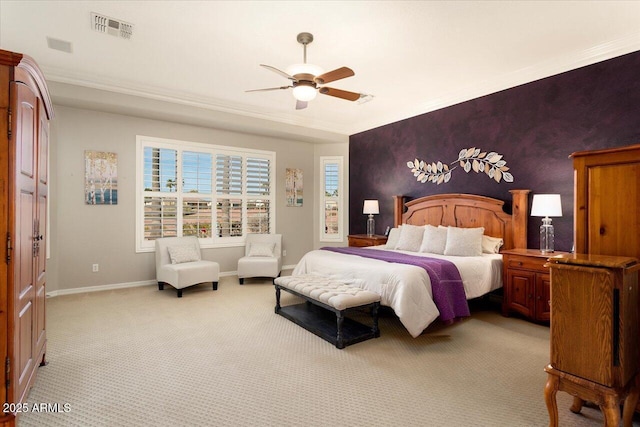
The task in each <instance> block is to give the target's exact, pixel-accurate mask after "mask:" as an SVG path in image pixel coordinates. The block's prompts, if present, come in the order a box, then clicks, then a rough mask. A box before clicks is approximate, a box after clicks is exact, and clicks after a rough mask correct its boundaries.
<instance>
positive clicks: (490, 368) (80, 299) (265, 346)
mask: <svg viewBox="0 0 640 427" xmlns="http://www.w3.org/2000/svg"><path fill="white" fill-rule="evenodd" d="M274 294H275V292H274V289H273V286H272V285H271V284H270V281H267V280H251V279H247V281H246V284H245V285H243V286H240V285H238V283H237V278H235V277H225V278H222V280H221V282H220V286H219V290H218V291H215V292H214V291H211V288H210V285H201V286H199V287H197V288H192V289H189V290H186V291H185V292H184V297H183V298H181V299H178V298H176V294H175V291H174V290H173V289H165V290H164V291H158V290H157V288H156V287H151V286H148V287H141V288H131V289H122V290H117V291H105V292H95V293H88V294H77V295H70V296H62V297H56V298H52V299H49V300H48V301H47V304H48V305H47V329H48V339H49V341H48V352H47V359H48V361H49V364H48V365H47V366H46V367H42V368H40V369H39V372H38V378H37V380H36V383H35V386H34V388H33V389H32V390H31V393H30V395H29V400H28V401H29V403H60V404H65V403H66V404H68V405H69V406H68V407H69V411H68V412H59V413H51V412H48V413H47V412H45V413H26V414H23V415H22V416H21V418H20V420H19V425H20V426H21V427H27V426H38V427H42V426H110V427H112V426H127V427H128V426H456V427H459V426H508V427H514V426H546V425H547V424H548V416H547V410H546V406H545V404H544V398H543V388H544V383H545V380H546V375H545V373H544V372H543V367H544V366H545V365H546V363H547V362H548V357H549V354H548V353H549V350H548V345H549V344H548V328H546V327H544V326H539V325H535V324H532V323H529V322H526V321H523V320H518V319H512V318H509V319H507V318H504V317H502V316H500V315H499V314H498V313H496V312H491V311H482V310H474V311H473V314H472V317H471V318H469V319H467V320H465V321H463V322H460V323H458V324H456V325H454V326H450V327H432V328H430V329H429V330H428V331H427V332H426V333H425V334H423V335H422V336H420V337H418V338H417V339H414V338H411V337H410V335H409V334H408V333H407V332H406V330H405V329H404V328H403V327H402V325H401V324H400V322H399V321H398V320H397V318H395V317H394V316H393V315H386V316H384V317H382V318H381V320H380V329H381V333H382V336H381V337H380V338H378V339H374V340H370V341H366V342H363V343H359V344H355V345H353V346H349V347H347V348H346V349H344V350H338V349H336V348H335V347H334V346H332V345H331V344H329V343H327V342H325V341H323V340H322V339H320V338H318V337H316V336H315V335H313V334H311V333H309V332H307V331H305V330H304V329H302V328H300V327H299V326H297V325H295V324H293V323H292V322H290V321H288V320H286V319H284V318H283V317H281V316H278V315H276V314H274V304H275V296H274ZM283 296H284V297H283V305H284V304H286V303H289V302H292V301H294V299H293V297H291V296H290V295H288V294H283ZM570 404H571V397H570V396H569V395H567V394H566V393H562V392H561V393H558V407H559V412H560V421H561V425H563V426H601V425H602V416H601V414H600V412H599V411H598V410H595V409H591V408H585V409H583V414H581V415H575V414H573V413H571V412H570V411H569V409H568V408H569V406H570ZM638 425H640V424H638Z"/></svg>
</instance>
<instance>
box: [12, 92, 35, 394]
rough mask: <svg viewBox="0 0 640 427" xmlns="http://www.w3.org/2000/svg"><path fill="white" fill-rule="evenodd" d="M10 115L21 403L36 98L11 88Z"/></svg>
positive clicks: (31, 292) (29, 335)
mask: <svg viewBox="0 0 640 427" xmlns="http://www.w3.org/2000/svg"><path fill="white" fill-rule="evenodd" d="M11 85H12V94H13V96H14V99H15V102H14V103H13V105H14V106H15V109H16V111H15V112H14V113H13V114H14V124H15V127H14V129H15V138H14V147H13V148H14V150H15V153H14V155H13V159H14V168H13V169H12V172H13V174H14V179H15V181H14V184H15V185H14V192H13V194H14V200H13V203H14V209H15V219H14V230H13V233H12V234H13V236H14V237H13V245H14V251H13V254H14V259H13V269H14V271H13V273H14V275H13V292H12V296H11V297H12V298H13V300H14V304H13V307H14V312H13V313H11V315H12V316H13V322H14V326H15V327H14V328H13V334H14V336H13V349H14V354H13V360H12V373H13V375H12V381H13V386H14V389H13V390H14V395H13V400H14V401H15V402H18V401H23V398H24V394H25V392H26V391H27V387H28V386H29V382H30V381H31V377H32V374H33V371H34V368H35V367H34V364H35V363H36V360H35V358H36V357H37V354H36V353H35V350H36V348H35V345H34V342H35V340H34V338H35V334H36V329H35V328H36V324H37V318H36V308H35V303H36V301H35V298H36V281H35V272H36V268H37V266H36V262H35V260H36V255H37V247H36V243H37V241H36V240H35V236H36V235H37V233H38V232H39V230H38V229H37V221H36V218H37V209H38V200H37V192H36V190H37V187H36V180H37V175H36V165H37V163H36V162H37V147H36V143H37V135H38V97H37V95H36V94H35V93H34V92H33V91H32V90H31V89H30V88H29V87H27V86H26V85H24V84H22V83H16V82H13V83H11Z"/></svg>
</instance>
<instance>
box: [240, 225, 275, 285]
mask: <svg viewBox="0 0 640 427" xmlns="http://www.w3.org/2000/svg"><path fill="white" fill-rule="evenodd" d="M281 270H282V234H247V238H246V246H245V249H244V256H243V257H242V258H240V259H239V260H238V279H239V280H240V284H241V285H242V284H244V279H245V278H247V277H271V278H273V279H275V278H276V277H278V276H280V271H281Z"/></svg>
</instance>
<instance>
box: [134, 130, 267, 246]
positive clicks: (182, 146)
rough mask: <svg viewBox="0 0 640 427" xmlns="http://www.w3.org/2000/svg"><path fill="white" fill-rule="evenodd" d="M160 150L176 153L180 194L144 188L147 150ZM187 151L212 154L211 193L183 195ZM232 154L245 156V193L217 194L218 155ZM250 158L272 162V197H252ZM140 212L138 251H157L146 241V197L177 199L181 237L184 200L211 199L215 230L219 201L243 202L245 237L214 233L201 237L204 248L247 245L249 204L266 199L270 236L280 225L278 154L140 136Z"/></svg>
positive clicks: (137, 208) (138, 175) (138, 193)
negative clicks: (277, 185) (277, 188)
mask: <svg viewBox="0 0 640 427" xmlns="http://www.w3.org/2000/svg"><path fill="white" fill-rule="evenodd" d="M147 147H151V148H158V149H169V150H175V151H176V163H177V164H176V175H177V176H176V181H177V183H176V191H173V192H166V191H165V192H162V191H158V192H155V191H153V192H150V191H145V187H144V172H145V169H144V168H145V155H144V151H145V148H147ZM184 152H196V153H206V154H210V155H211V159H212V165H211V193H195V194H194V193H183V192H182V180H183V178H184V176H183V171H182V167H183V164H182V163H183V162H182V153H184ZM219 154H222V155H232V156H241V157H242V191H241V194H224V195H223V194H218V192H217V182H216V179H217V169H216V158H217V155H219ZM248 158H252V159H254V158H259V159H266V160H268V161H269V177H268V183H269V195H268V196H263V195H255V194H250V193H249V192H248V191H249V190H248V186H247V179H248V168H247V159H248ZM135 173H136V198H135V199H136V213H135V236H136V237H135V239H136V252H154V251H155V240H147V239H145V221H144V220H145V216H144V215H145V211H144V199H145V197H159V198H166V197H175V198H176V209H177V213H176V221H177V235H178V236H182V232H183V215H182V207H183V202H184V199H189V198H199V199H210V201H211V207H212V208H211V227H212V229H215V224H216V210H217V209H216V205H217V201H218V199H240V200H241V201H242V235H241V236H223V237H218V236H216V235H215V233H214V232H213V230H212V232H211V237H207V238H199V241H200V246H201V247H202V248H225V247H235V246H244V244H245V237H246V235H247V230H248V228H247V224H248V215H247V202H249V201H252V200H256V199H264V200H268V203H269V233H270V234H273V233H275V225H276V200H277V199H276V185H275V174H276V153H275V152H274V151H266V150H256V149H249V148H242V147H230V146H223V145H216V144H207V143H201V142H191V141H182V140H176V139H167V138H157V137H152V136H145V135H136V171H135Z"/></svg>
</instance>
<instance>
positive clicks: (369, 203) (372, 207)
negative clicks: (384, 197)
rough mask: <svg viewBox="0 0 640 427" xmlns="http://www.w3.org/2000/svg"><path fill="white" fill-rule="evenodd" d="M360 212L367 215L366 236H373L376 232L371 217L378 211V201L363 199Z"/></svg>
mask: <svg viewBox="0 0 640 427" xmlns="http://www.w3.org/2000/svg"><path fill="white" fill-rule="evenodd" d="M362 213H363V214H368V215H369V219H367V236H373V235H374V234H375V233H376V221H375V220H374V219H373V215H377V214H379V213H380V207H379V206H378V201H377V200H365V201H364V207H363V209H362Z"/></svg>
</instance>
